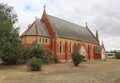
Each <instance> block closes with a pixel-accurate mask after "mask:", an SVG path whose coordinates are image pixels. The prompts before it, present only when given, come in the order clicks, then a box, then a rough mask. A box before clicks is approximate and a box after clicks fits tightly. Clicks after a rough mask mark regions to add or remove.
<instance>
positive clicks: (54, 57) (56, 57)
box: [53, 55, 59, 64]
mask: <svg viewBox="0 0 120 83" xmlns="http://www.w3.org/2000/svg"><path fill="white" fill-rule="evenodd" d="M53 61H54V63H56V64H57V63H58V62H59V59H58V56H57V55H55V56H53Z"/></svg>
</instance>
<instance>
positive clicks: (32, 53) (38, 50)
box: [27, 43, 44, 58]
mask: <svg viewBox="0 0 120 83" xmlns="http://www.w3.org/2000/svg"><path fill="white" fill-rule="evenodd" d="M27 55H28V58H32V57H36V58H42V56H43V55H44V48H43V47H42V46H40V45H39V44H37V43H33V45H32V47H31V48H30V49H29V50H28V52H27Z"/></svg>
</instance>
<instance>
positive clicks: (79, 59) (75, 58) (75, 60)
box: [72, 53, 84, 66]
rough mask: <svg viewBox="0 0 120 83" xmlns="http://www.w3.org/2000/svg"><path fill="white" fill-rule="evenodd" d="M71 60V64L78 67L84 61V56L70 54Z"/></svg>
mask: <svg viewBox="0 0 120 83" xmlns="http://www.w3.org/2000/svg"><path fill="white" fill-rule="evenodd" d="M72 60H73V64H74V65H75V66H78V65H79V64H80V63H81V62H82V61H83V60H84V56H82V55H80V54H78V53H72Z"/></svg>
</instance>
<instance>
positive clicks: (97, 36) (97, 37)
mask: <svg viewBox="0 0 120 83" xmlns="http://www.w3.org/2000/svg"><path fill="white" fill-rule="evenodd" d="M96 39H97V41H98V42H99V35H98V31H96Z"/></svg>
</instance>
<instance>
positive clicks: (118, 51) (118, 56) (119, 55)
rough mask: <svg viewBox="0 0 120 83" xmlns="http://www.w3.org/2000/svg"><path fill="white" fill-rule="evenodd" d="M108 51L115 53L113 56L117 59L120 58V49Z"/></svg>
mask: <svg viewBox="0 0 120 83" xmlns="http://www.w3.org/2000/svg"><path fill="white" fill-rule="evenodd" d="M110 53H115V57H116V58H117V59H120V50H113V51H110Z"/></svg>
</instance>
